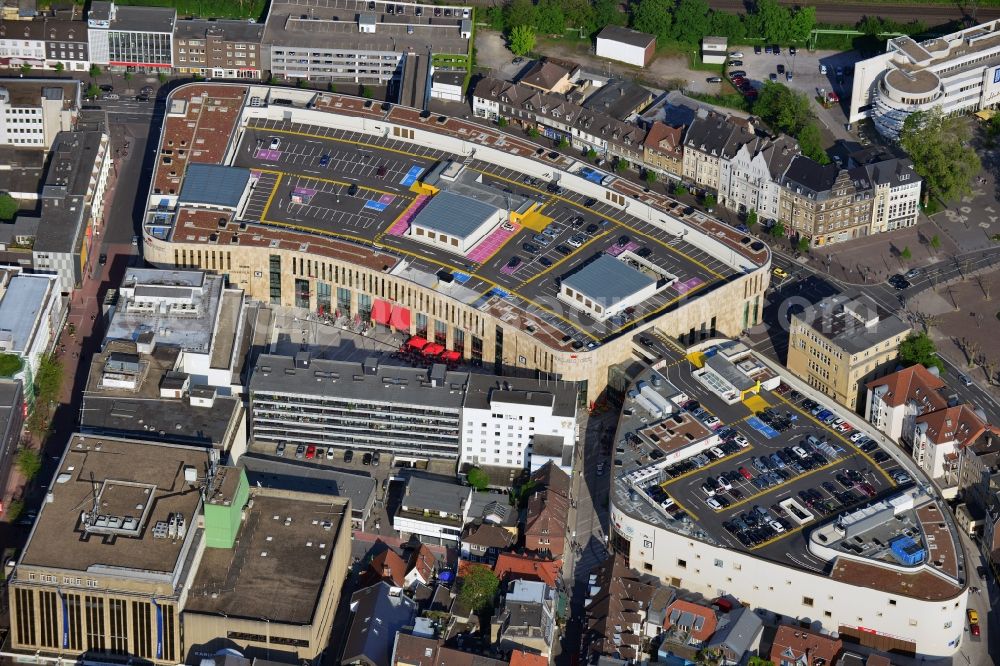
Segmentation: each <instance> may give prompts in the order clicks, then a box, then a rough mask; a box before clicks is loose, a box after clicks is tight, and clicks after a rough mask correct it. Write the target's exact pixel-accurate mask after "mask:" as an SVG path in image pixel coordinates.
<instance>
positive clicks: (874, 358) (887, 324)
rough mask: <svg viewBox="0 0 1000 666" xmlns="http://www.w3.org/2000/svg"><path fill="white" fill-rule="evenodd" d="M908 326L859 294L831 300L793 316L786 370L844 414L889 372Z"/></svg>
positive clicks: (828, 298) (853, 408)
mask: <svg viewBox="0 0 1000 666" xmlns="http://www.w3.org/2000/svg"><path fill="white" fill-rule="evenodd" d="M909 333H910V326H909V324H907V323H906V322H905V321H903V320H902V319H900V318H899V317H898V316H897V315H895V314H892V313H889V312H887V311H886V310H885V309H884V308H882V307H881V306H879V305H878V304H876V303H875V301H873V300H872V299H871V298H869V297H868V296H865V295H863V294H859V293H857V292H847V293H843V294H837V295H835V296H829V297H827V298H825V299H823V300H822V301H820V302H819V303H816V304H814V305H810V306H808V307H806V308H805V310H803V311H802V312H799V313H795V314H793V315H792V321H791V327H790V330H789V338H788V360H787V361H786V363H785V364H786V365H787V367H788V369H789V371H791V373H792V374H794V375H795V376H796V377H798V378H799V379H801V380H802V381H804V382H806V383H807V384H809V385H810V386H812V387H813V388H815V389H817V390H819V391H822V392H823V393H825V394H826V395H828V396H830V397H831V398H833V399H834V400H836V401H837V402H839V403H840V404H841V405H844V406H845V407H847V408H848V409H851V410H856V409H857V408H858V407H859V400H861V401H862V402H863V400H864V395H863V393H861V392H862V391H863V390H864V387H865V384H866V383H867V382H869V381H871V380H872V379H874V378H876V377H878V376H880V375H884V374H886V373H887V372H888V371H889V370H892V367H891V365H892V362H893V361H895V359H896V356H897V355H898V349H899V343H901V342H902V341H903V340H904V339H905V338H906V336H907V335H908V334H909Z"/></svg>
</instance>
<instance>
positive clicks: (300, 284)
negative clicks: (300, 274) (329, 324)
mask: <svg viewBox="0 0 1000 666" xmlns="http://www.w3.org/2000/svg"><path fill="white" fill-rule="evenodd" d="M295 307H297V308H308V307H309V280H303V279H302V278H296V279H295Z"/></svg>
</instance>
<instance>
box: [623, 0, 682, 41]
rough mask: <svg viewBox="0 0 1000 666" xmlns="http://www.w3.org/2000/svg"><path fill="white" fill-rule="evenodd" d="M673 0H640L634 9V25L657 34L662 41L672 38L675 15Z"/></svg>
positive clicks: (638, 28) (637, 28)
mask: <svg viewBox="0 0 1000 666" xmlns="http://www.w3.org/2000/svg"><path fill="white" fill-rule="evenodd" d="M673 5H674V3H673V0H639V4H637V5H634V7H635V9H633V11H632V27H633V28H635V29H636V30H640V31H642V32H648V33H649V34H651V35H656V39H657V40H658V41H660V42H666V41H667V40H668V39H670V35H671V30H670V27H671V25H672V24H673V17H672V16H671V14H670V10H671V9H673Z"/></svg>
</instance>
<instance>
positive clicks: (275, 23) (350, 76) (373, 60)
mask: <svg viewBox="0 0 1000 666" xmlns="http://www.w3.org/2000/svg"><path fill="white" fill-rule="evenodd" d="M439 9H440V11H439ZM471 36H472V23H471V13H470V11H469V8H467V7H445V6H440V7H439V6H433V7H432V6H430V5H415V4H409V3H395V2H393V3H388V2H385V1H384V0H376V2H375V4H374V5H370V3H369V2H366V1H365V0H348V2H347V4H346V5H344V4H338V3H334V2H331V1H328V0H321V2H318V3H312V2H301V1H300V0H280V1H278V2H272V3H271V4H270V6H269V8H268V13H267V21H266V24H265V29H264V35H263V45H262V48H263V50H264V62H265V65H266V67H265V69H268V70H269V71H270V72H271V73H272V74H273V75H275V76H278V77H281V78H285V79H308V80H310V81H331V82H337V81H342V82H351V83H363V84H374V85H389V84H392V83H396V84H398V83H399V82H400V81H401V80H402V75H403V69H404V67H405V61H406V59H407V58H408V57H411V56H421V55H424V56H426V55H428V54H450V55H462V56H465V55H467V54H468V53H469V39H470V38H471Z"/></svg>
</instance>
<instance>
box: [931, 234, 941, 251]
mask: <svg viewBox="0 0 1000 666" xmlns="http://www.w3.org/2000/svg"><path fill="white" fill-rule="evenodd" d="M930 244H931V248H933V249H934V251H935V252H936V251H938V250H940V249H941V239H940V238H938V235H937V234H934V235H933V236H931V240H930Z"/></svg>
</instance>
